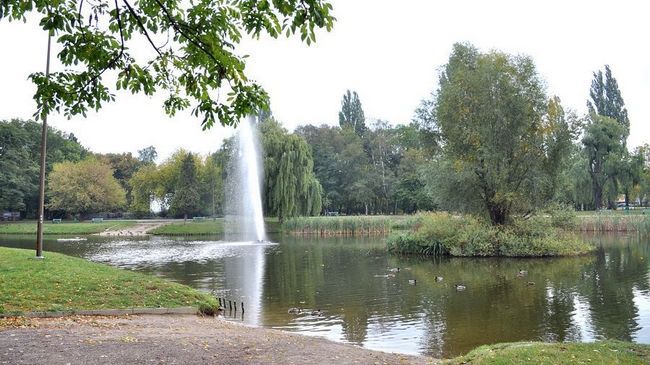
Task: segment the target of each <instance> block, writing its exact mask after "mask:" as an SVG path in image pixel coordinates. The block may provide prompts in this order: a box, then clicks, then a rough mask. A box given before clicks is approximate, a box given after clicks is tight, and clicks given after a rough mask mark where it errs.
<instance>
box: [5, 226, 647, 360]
mask: <svg viewBox="0 0 650 365" xmlns="http://www.w3.org/2000/svg"><path fill="white" fill-rule="evenodd" d="M589 239H591V240H594V241H595V242H597V243H598V245H599V247H600V249H599V250H598V251H597V252H596V253H595V254H593V255H589V256H583V257H574V258H555V259H507V258H500V259H497V258H480V259H472V258H444V259H431V258H419V257H398V256H391V255H387V254H386V252H385V250H384V247H385V246H384V243H383V242H382V241H381V240H378V239H324V240H309V239H303V238H295V237H275V238H274V239H273V240H274V241H277V242H280V244H278V245H258V244H253V243H226V242H222V241H219V240H217V239H215V240H205V239H203V240H185V239H170V238H150V239H144V240H138V239H133V240H119V241H115V240H110V239H108V240H107V239H105V238H99V237H90V238H89V240H88V241H86V242H66V243H62V242H55V241H46V249H51V250H53V251H59V252H62V253H66V254H69V255H74V256H81V257H85V258H87V259H90V260H93V261H99V262H106V263H109V264H111V265H114V266H118V267H122V268H128V269H132V270H137V271H143V272H148V273H152V274H155V275H158V276H161V277H165V278H168V279H170V280H174V281H177V282H180V283H183V284H187V285H190V286H193V287H195V288H199V289H201V290H204V291H209V292H213V293H215V295H217V296H219V297H226V298H228V299H231V300H234V301H237V302H244V303H245V305H246V313H245V315H244V318H243V320H244V321H245V322H247V323H250V324H255V325H262V326H266V327H272V328H279V329H285V330H289V331H296V332H300V333H303V334H307V335H315V336H323V337H326V338H329V339H332V340H335V341H342V342H348V343H354V344H358V345H362V346H365V347H368V348H372V349H379V350H385V351H395V352H403V353H424V354H429V355H432V356H437V357H443V356H444V357H449V356H454V355H457V354H460V353H464V352H467V351H469V350H470V349H472V348H474V347H476V346H478V345H482V344H487V343H495V342H506V341H522V340H543V341H593V340H596V339H603V338H616V339H621V340H631V341H637V342H643V343H650V290H649V289H650V288H649V279H650V278H649V276H648V263H647V261H648V257H650V252H649V251H650V242H649V241H648V240H647V239H643V240H639V238H637V237H636V236H633V237H620V236H619V237H617V236H601V237H590V238H589ZM32 243H33V239H32V238H31V237H30V238H19V237H16V236H4V237H0V244H1V245H4V246H13V247H24V248H31V246H32ZM397 267H399V268H401V270H400V271H399V272H398V273H396V274H395V277H390V276H389V277H386V275H387V274H389V268H397ZM520 270H524V271H526V274H525V275H523V276H522V275H518V273H519V272H520ZM436 276H441V277H443V280H442V281H436V280H435V277H436ZM413 279H414V280H416V285H412V282H411V283H410V282H409V280H413ZM456 284H463V285H465V286H466V287H467V290H465V291H456V288H455V285H456ZM290 307H299V308H302V309H303V312H302V313H301V314H298V315H294V314H289V313H287V309H288V308H290ZM317 309H320V310H321V311H322V315H320V316H319V315H312V314H311V313H310V312H311V311H312V310H317ZM240 319H241V317H240Z"/></svg>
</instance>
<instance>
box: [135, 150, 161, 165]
mask: <svg viewBox="0 0 650 365" xmlns="http://www.w3.org/2000/svg"><path fill="white" fill-rule="evenodd" d="M156 157H158V152H156V147H154V146H149V147H145V148H143V149H141V150H138V161H140V162H141V163H143V164H145V165H149V164H153V163H155V162H156Z"/></svg>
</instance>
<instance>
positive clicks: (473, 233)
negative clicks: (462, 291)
mask: <svg viewBox="0 0 650 365" xmlns="http://www.w3.org/2000/svg"><path fill="white" fill-rule="evenodd" d="M416 219H417V221H416V223H415V224H414V225H413V226H412V228H411V229H410V230H409V231H407V232H399V233H396V234H393V235H391V236H390V237H389V238H388V240H387V245H388V250H389V251H391V252H396V253H404V254H422V255H451V256H510V257H544V256H571V255H581V254H585V253H588V252H590V251H592V250H593V249H594V246H593V245H590V244H588V243H586V242H584V241H583V240H581V239H580V238H578V237H577V236H575V235H574V234H572V233H571V232H568V231H566V230H564V229H562V228H560V227H559V226H561V225H564V224H565V223H566V222H565V220H563V219H556V218H551V219H549V218H544V217H533V218H530V219H527V220H519V221H516V222H514V223H513V224H511V225H508V226H503V227H495V226H492V225H490V224H489V223H486V222H484V221H482V220H479V219H477V218H474V217H471V216H453V215H451V214H448V213H426V214H421V215H418V216H417V218H416Z"/></svg>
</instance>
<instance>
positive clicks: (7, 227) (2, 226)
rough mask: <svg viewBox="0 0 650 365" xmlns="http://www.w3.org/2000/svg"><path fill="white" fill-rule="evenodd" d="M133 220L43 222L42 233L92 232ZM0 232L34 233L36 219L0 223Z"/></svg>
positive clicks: (117, 227)
mask: <svg viewBox="0 0 650 365" xmlns="http://www.w3.org/2000/svg"><path fill="white" fill-rule="evenodd" d="M134 225H135V222H134V221H104V222H101V223H92V222H88V221H86V222H74V223H73V222H64V223H52V222H45V223H43V234H93V233H100V232H103V231H105V230H107V229H111V230H119V229H124V228H128V227H131V226H134ZM0 234H36V221H27V222H25V221H23V222H9V223H0Z"/></svg>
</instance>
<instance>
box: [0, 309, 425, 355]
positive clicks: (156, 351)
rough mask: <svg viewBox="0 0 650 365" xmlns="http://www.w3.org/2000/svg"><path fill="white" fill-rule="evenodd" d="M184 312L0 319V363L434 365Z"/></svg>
mask: <svg viewBox="0 0 650 365" xmlns="http://www.w3.org/2000/svg"><path fill="white" fill-rule="evenodd" d="M434 363H436V361H435V360H434V359H431V358H426V357H414V356H406V355H400V354H389V353H383V352H376V351H371V350H366V349H362V348H360V347H356V346H352V345H346V344H340V343H335V342H331V341H328V340H325V339H320V338H315V337H308V336H302V335H298V334H292V333H288V332H283V331H277V330H269V329H263V328H254V327H246V326H243V325H241V324H237V323H232V322H228V321H225V320H221V319H214V318H202V317H197V316H188V315H184V316H183V315H167V316H162V315H151V316H128V317H81V316H75V317H66V318H59V319H30V320H26V319H20V320H5V321H4V322H0V364H283V365H289V364H337V365H338V364H434Z"/></svg>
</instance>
